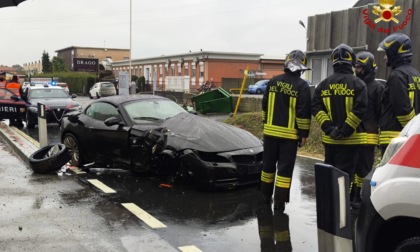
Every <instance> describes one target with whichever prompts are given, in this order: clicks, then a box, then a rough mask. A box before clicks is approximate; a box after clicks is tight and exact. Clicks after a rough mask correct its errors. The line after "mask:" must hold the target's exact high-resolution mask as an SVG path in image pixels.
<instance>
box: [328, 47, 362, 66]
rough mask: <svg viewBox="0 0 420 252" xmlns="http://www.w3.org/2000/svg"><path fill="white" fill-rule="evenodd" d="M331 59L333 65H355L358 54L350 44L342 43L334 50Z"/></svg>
mask: <svg viewBox="0 0 420 252" xmlns="http://www.w3.org/2000/svg"><path fill="white" fill-rule="evenodd" d="M331 60H332V64H333V66H334V65H336V64H349V65H352V66H354V64H355V63H356V55H355V54H354V52H353V49H352V48H351V47H350V46H348V45H346V44H341V45H339V46H337V47H336V48H334V50H333V51H332V53H331Z"/></svg>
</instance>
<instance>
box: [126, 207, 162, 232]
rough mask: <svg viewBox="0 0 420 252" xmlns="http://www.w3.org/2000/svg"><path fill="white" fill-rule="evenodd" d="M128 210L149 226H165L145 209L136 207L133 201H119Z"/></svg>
mask: <svg viewBox="0 0 420 252" xmlns="http://www.w3.org/2000/svg"><path fill="white" fill-rule="evenodd" d="M121 205H123V206H124V207H125V208H127V210H128V211H130V212H131V213H132V214H134V215H135V216H137V218H139V219H140V220H142V221H143V222H145V223H146V224H147V225H149V226H150V227H151V228H166V225H165V224H163V223H162V222H160V221H159V220H157V219H156V218H155V217H153V216H151V215H150V214H148V213H147V212H146V211H144V210H143V209H141V208H140V207H138V206H137V205H136V204H134V203H121Z"/></svg>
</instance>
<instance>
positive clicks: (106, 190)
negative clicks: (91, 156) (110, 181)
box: [88, 179, 116, 193]
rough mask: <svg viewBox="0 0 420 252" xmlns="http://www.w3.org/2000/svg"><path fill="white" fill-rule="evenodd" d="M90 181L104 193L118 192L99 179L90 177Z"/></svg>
mask: <svg viewBox="0 0 420 252" xmlns="http://www.w3.org/2000/svg"><path fill="white" fill-rule="evenodd" d="M88 182H89V183H91V184H92V185H94V186H96V187H97V188H98V189H100V190H102V191H103V192H104V193H116V191H115V190H113V189H112V188H110V187H108V186H106V185H105V184H104V183H102V182H101V181H99V180H97V179H88Z"/></svg>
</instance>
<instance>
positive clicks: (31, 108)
mask: <svg viewBox="0 0 420 252" xmlns="http://www.w3.org/2000/svg"><path fill="white" fill-rule="evenodd" d="M28 110H29V111H30V112H32V113H38V108H37V107H29V108H28Z"/></svg>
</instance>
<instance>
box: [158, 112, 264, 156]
mask: <svg viewBox="0 0 420 252" xmlns="http://www.w3.org/2000/svg"><path fill="white" fill-rule="evenodd" d="M162 126H163V127H166V128H167V129H168V130H170V132H169V136H168V143H167V144H168V146H172V147H174V148H176V149H177V150H183V149H193V150H198V151H206V152H226V151H233V150H240V149H247V148H254V147H260V146H262V142H261V140H260V139H258V138H257V137H255V136H254V135H252V134H251V133H249V132H248V131H246V130H243V129H240V128H238V127H235V126H232V125H229V124H226V123H222V122H218V121H215V120H212V119H208V118H205V117H201V116H197V115H193V114H190V113H180V114H178V115H176V116H174V117H171V118H169V119H167V120H166V121H165V122H164V123H163V124H162Z"/></svg>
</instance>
